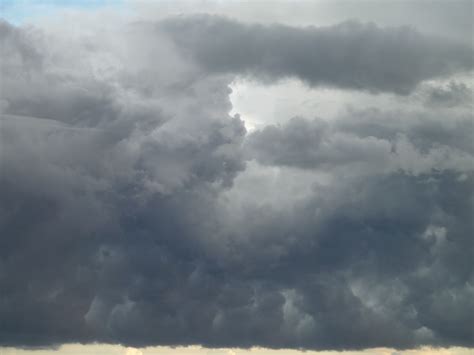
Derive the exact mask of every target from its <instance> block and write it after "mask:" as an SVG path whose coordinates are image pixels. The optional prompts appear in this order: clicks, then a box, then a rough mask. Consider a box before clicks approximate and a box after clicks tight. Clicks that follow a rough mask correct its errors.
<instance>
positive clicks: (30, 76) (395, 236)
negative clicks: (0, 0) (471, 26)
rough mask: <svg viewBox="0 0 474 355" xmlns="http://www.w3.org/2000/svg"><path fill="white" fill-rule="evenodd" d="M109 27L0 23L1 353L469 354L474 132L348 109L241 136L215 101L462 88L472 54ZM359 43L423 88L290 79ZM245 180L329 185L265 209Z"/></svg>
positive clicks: (174, 26) (342, 29)
mask: <svg viewBox="0 0 474 355" xmlns="http://www.w3.org/2000/svg"><path fill="white" fill-rule="evenodd" d="M110 26H111V27H110V28H109V27H107V28H105V29H103V28H102V29H101V30H97V31H95V30H94V29H91V31H95V32H94V34H95V37H94V38H93V39H91V37H90V36H88V35H83V36H80V35H77V36H75V37H70V36H69V35H68V34H67V33H64V34H63V33H57V32H54V31H53V32H51V31H49V30H44V31H40V30H38V29H34V28H19V27H15V26H12V25H10V24H8V23H5V22H3V23H1V24H0V39H1V40H2V52H4V54H5V55H3V56H2V61H1V68H0V69H1V75H2V81H1V106H0V108H1V110H2V115H1V126H0V148H1V149H0V163H1V165H0V169H1V170H0V201H1V202H0V290H1V297H0V344H1V345H10V346H19V347H24V346H56V345H58V344H62V343H67V342H83V343H88V342H107V343H121V344H127V345H135V346H146V345H188V344H202V345H205V346H210V347H217V346H236V347H250V346H266V347H272V348H283V347H284V348H303V349H355V348H366V347H374V346H392V347H395V348H407V347H415V346H420V345H433V346H450V345H464V346H473V345H474V343H473V333H472V329H473V327H472V325H473V318H472V314H473V306H474V305H473V302H472V299H474V297H472V296H473V292H474V287H473V282H474V278H473V270H472V263H471V260H472V256H473V255H472V236H473V235H474V233H473V232H474V231H473V224H472V213H473V198H472V196H473V191H472V189H473V182H474V181H473V180H474V173H473V168H472V167H473V165H472V162H473V152H474V149H473V146H472V140H471V139H470V138H471V136H472V132H473V129H472V113H470V112H469V111H466V110H464V111H463V110H457V107H450V105H449V104H443V105H442V107H443V110H441V111H440V112H441V113H440V112H438V109H431V108H430V107H429V106H427V107H424V108H423V109H420V110H421V111H419V112H414V111H410V110H403V109H400V110H399V111H396V112H394V111H389V110H383V109H366V110H364V109H360V110H353V111H348V112H347V114H345V115H341V116H340V117H339V118H338V119H337V120H334V121H331V122H329V121H324V120H323V119H308V118H295V119H292V120H289V122H288V123H287V124H285V125H282V126H274V125H268V126H267V127H265V128H263V129H262V130H260V131H255V132H252V133H247V132H246V130H245V126H244V122H243V121H242V119H241V118H240V116H238V115H235V116H230V115H229V111H230V109H231V104H230V101H229V93H230V89H229V88H228V85H229V83H230V82H231V81H232V79H233V75H234V74H252V75H255V76H257V77H259V78H264V79H265V80H266V79H275V78H279V77H284V76H287V75H295V76H298V77H300V78H301V79H303V80H305V81H307V82H308V83H310V84H330V85H340V86H342V87H349V88H361V89H364V90H369V91H381V90H382V91H383V90H388V91H395V92H405V91H406V90H408V89H411V88H412V87H413V86H414V85H416V84H417V83H418V82H419V81H420V80H423V79H426V78H428V77H432V76H438V75H444V74H446V73H447V72H450V71H451V70H453V71H457V70H458V69H460V70H464V69H469V68H470V64H469V65H467V64H466V62H465V58H464V57H463V56H464V55H466V53H469V49H463V47H458V46H457V45H452V44H447V43H445V42H440V43H438V45H437V46H434V45H433V43H432V41H433V39H430V38H427V37H425V36H423V35H420V34H416V33H415V32H412V31H411V30H399V29H395V30H394V29H380V28H377V27H374V26H371V25H370V26H369V25H367V26H366V25H360V24H354V23H352V24H343V25H341V26H336V27H331V28H325V29H312V28H310V29H292V28H289V27H281V26H276V25H275V26H269V27H259V26H251V25H241V24H239V23H236V22H232V21H230V20H226V19H219V18H214V17H192V18H190V19H170V20H166V21H164V22H160V23H159V24H158V25H155V24H152V25H150V24H134V25H127V26H123V24H122V23H119V24H118V25H117V26H114V25H113V24H110ZM191 34H193V35H192V36H188V37H186V36H187V35H191ZM251 34H252V35H251ZM221 35H222V37H219V36H221ZM253 35H257V36H255V38H256V39H255V38H254V36H253ZM234 36H235V37H234ZM280 37H282V38H287V39H288V40H289V41H288V43H289V44H288V45H290V46H295V48H293V49H295V50H296V49H297V48H299V49H298V51H299V52H298V51H296V52H295V53H297V54H296V55H295V56H290V57H288V56H287V54H286V53H287V52H286V51H285V50H284V48H282V49H277V45H276V42H279V40H277V39H278V38H280ZM71 38H72V39H71ZM297 38H303V40H302V41H303V42H302V43H301V42H299V41H296V39H297ZM357 38H360V40H361V42H359V44H358V46H359V45H362V46H363V45H367V46H369V43H372V42H371V41H372V40H374V41H375V42H376V43H379V44H380V46H381V47H377V48H379V49H378V50H379V51H380V53H379V54H380V55H382V57H377V58H378V59H377V63H378V60H379V59H380V58H386V59H387V61H388V54H387V53H389V54H390V53H399V54H400V56H402V55H406V56H407V58H406V60H407V61H408V63H411V64H414V65H415V64H416V63H419V64H420V65H421V64H426V65H427V66H428V69H426V70H425V69H422V70H421V69H420V70H421V71H415V72H411V70H412V69H413V68H411V66H410V65H408V66H405V65H403V66H400V65H399V64H396V63H395V62H390V61H388V62H387V63H385V64H386V65H388V66H386V67H384V65H385V64H383V63H380V66H379V64H377V65H375V64H374V65H375V66H373V67H369V66H367V65H368V63H366V58H365V57H364V56H363V57H357V58H358V59H357V60H356V64H357V63H358V64H357V65H359V66H360V67H358V68H355V67H351V68H347V69H344V70H342V73H340V74H337V75H335V76H332V74H334V73H335V69H334V68H335V67H328V68H327V71H324V75H323V76H322V77H319V74H318V73H322V71H320V69H319V67H317V71H316V72H313V69H315V68H316V67H314V66H312V65H310V66H309V67H308V68H306V69H304V70H303V71H300V69H297V68H299V66H295V64H294V62H293V60H297V63H299V62H298V61H299V60H300V59H301V60H303V57H304V56H303V54H305V53H308V55H309V56H310V57H311V58H312V59H311V60H309V59H308V61H306V59H305V60H304V61H303V63H312V60H313V59H314V58H313V57H312V56H314V55H316V54H317V53H319V52H318V51H316V50H315V51H314V52H313V50H312V48H313V47H312V46H310V45H309V43H312V41H318V43H319V41H322V42H321V45H322V46H323V47H324V46H327V49H328V50H330V53H331V55H333V56H336V53H342V54H341V55H343V54H344V53H347V54H348V55H349V53H352V49H354V46H355V45H354V41H356V40H357ZM367 38H369V39H370V40H368V39H367ZM215 40H218V42H217V43H214V42H212V41H215ZM366 40H368V42H365V41H366ZM255 41H257V42H255ZM394 41H395V43H396V46H395V48H397V49H396V51H395V50H394V49H393V48H394V47H393V46H392V45H393V42H394ZM213 43H214V44H213ZM236 43H239V46H240V47H238V48H239V51H238V56H237V57H236V55H237V52H235V50H234V49H233V48H234V45H235V44H236ZM386 43H388V44H390V46H387V45H386ZM245 45H249V46H254V49H253V52H252V51H250V50H248V49H246V48H244V47H243V46H245ZM300 45H303V46H302V47H300ZM306 45H308V47H307V48H306V49H305V48H304V46H306ZM358 46H356V47H358ZM296 47H297V48H296ZM230 48H232V50H230ZM347 48H349V49H351V48H352V49H351V50H347ZM420 48H422V49H423V51H421V50H420ZM448 49H449V51H448ZM339 50H341V51H342V52H338V51H339ZM346 50H347V52H346ZM392 50H393V51H395V52H392ZM208 51H209V52H208ZM331 51H333V52H331ZM385 51H388V52H387V53H385ZM245 52H247V53H245ZM261 53H265V56H267V55H269V58H270V59H272V58H273V59H272V60H270V59H269V60H270V66H269V67H267V66H266V65H267V64H268V63H267V62H265V63H263V62H260V60H261V59H259V58H260V56H261ZM426 53H428V54H430V53H431V54H437V55H436V56H435V57H433V58H432V60H431V59H428V58H431V57H430V56H428V55H425V54H426ZM2 54H3V53H2ZM216 54H220V55H219V56H217V57H214V56H215V55H216ZM244 54H248V55H249V56H248V57H247V56H245V55H244ZM318 55H319V54H318ZM357 55H362V52H358V54H357ZM208 56H210V57H208ZM390 56H391V55H390ZM336 57H338V58H339V55H337V56H336ZM225 58H226V60H229V63H228V64H225V63H224V59H225ZM239 58H240V60H241V61H242V62H241V63H240V64H238V60H239ZM318 58H319V57H318ZM351 58H353V57H351ZM403 58H405V57H403ZM399 59H400V58H399ZM208 60H211V61H208ZM266 60H267V59H265V61H266ZM273 60H275V61H276V62H273ZM321 60H322V59H318V63H319V64H318V65H323V64H324V63H327V62H324V61H322V62H321ZM325 60H326V59H325ZM367 60H368V59H367ZM358 61H359V62H358ZM343 62H344V63H346V61H345V60H344V61H343ZM349 62H351V60H350V59H347V63H349ZM271 63H275V64H271ZM284 63H286V64H284ZM390 63H392V64H390ZM264 64H265V65H264ZM283 64H284V65H283ZM287 64H288V65H287ZM342 64H343V63H342V62H341V63H338V64H337V65H339V66H341V65H342ZM273 65H275V66H273ZM416 65H417V64H416ZM416 65H415V66H416ZM366 66H367V67H366ZM361 68H363V69H361ZM364 68H365V69H364ZM310 69H311V70H310ZM339 69H342V67H339ZM392 69H393V70H394V71H393V72H391V71H390V70H392ZM405 69H406V70H409V71H410V75H411V77H410V79H408V77H409V75H408V72H404V71H403V70H405ZM418 69H419V68H418ZM418 69H417V70H418ZM448 69H449V70H448ZM306 70H308V71H306ZM359 70H362V71H361V72H359ZM385 70H388V71H389V72H388V73H389V74H387V75H388V76H387V78H388V79H390V78H393V79H394V81H393V82H391V83H390V82H389V81H388V80H387V81H382V80H381V79H380V78H381V75H382V73H385ZM398 70H402V72H399V71H398ZM379 71H380V72H379ZM357 73H359V74H357ZM371 73H372V74H373V77H371V76H370V75H369V74H371ZM420 73H422V74H420ZM316 74H317V75H316ZM359 75H360V76H359ZM398 75H400V76H398ZM359 77H364V78H365V79H364V80H366V81H363V82H362V83H361V84H360V86H359V84H357V85H356V84H354V83H355V81H354V80H355V79H356V78H359ZM413 77H414V79H413ZM321 78H322V79H321ZM367 78H369V79H367ZM396 78H398V79H396ZM358 83H359V82H358ZM421 107H423V105H421ZM247 165H251V166H253V167H257V170H259V169H260V170H261V171H264V169H267V168H269V167H270V168H271V169H275V170H274V171H272V173H275V172H281V171H287V170H291V171H292V173H293V174H294V176H295V179H298V178H300V177H301V176H302V175H301V174H315V175H314V176H315V177H317V176H319V175H318V174H320V173H324V174H328V176H329V179H327V180H326V181H325V182H324V183H314V186H313V187H312V188H309V189H308V191H309V192H308V193H307V194H305V195H304V196H303V197H302V198H297V199H295V198H294V196H293V195H292V194H291V193H287V194H286V195H285V196H284V197H285V198H284V199H282V200H281V201H280V203H279V204H277V205H274V206H271V205H265V204H264V203H263V202H262V201H260V200H259V197H258V193H256V192H258V190H259V189H261V188H262V187H263V186H265V185H266V183H267V181H265V180H264V183H263V185H262V184H261V183H259V182H258V181H255V182H254V184H253V185H254V186H250V187H249V186H247V187H246V186H245V185H242V184H241V180H240V179H242V178H245V176H246V174H249V172H248V169H247ZM260 170H259V171H260ZM277 175H278V173H275V176H277ZM269 180H270V179H269ZM268 182H270V181H268ZM283 183H285V184H290V183H292V181H287V180H285V179H284V178H283ZM259 184H260V185H259ZM252 189H253V190H252ZM254 192H255V193H254ZM277 193H279V191H275V194H277ZM254 195H255V196H254ZM232 196H234V197H235V196H247V197H246V198H244V199H243V201H242V200H239V199H236V198H232ZM287 201H288V202H287ZM290 202H291V203H290Z"/></svg>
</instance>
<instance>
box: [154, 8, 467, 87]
mask: <svg viewBox="0 0 474 355" xmlns="http://www.w3.org/2000/svg"><path fill="white" fill-rule="evenodd" d="M160 27H161V28H164V30H165V31H166V32H168V33H169V34H170V35H171V37H172V38H173V39H174V40H175V41H176V42H177V43H179V45H180V46H181V47H182V48H183V51H184V52H185V53H186V54H187V55H190V56H192V57H194V58H195V59H196V60H197V61H198V62H199V63H200V64H201V65H202V66H204V67H205V68H206V69H207V70H209V71H212V72H234V73H247V74H249V75H252V76H256V77H258V78H261V79H263V80H274V79H279V78H285V77H289V76H296V77H298V78H299V79H301V80H303V81H305V82H307V83H308V84H309V85H312V86H316V85H331V86H337V87H342V88H354V89H362V90H368V91H371V92H380V91H390V92H395V93H400V94H406V93H408V92H410V91H411V90H412V89H413V88H414V87H415V86H416V84H418V83H419V82H420V81H422V80H425V79H429V78H433V77H437V76H441V75H446V74H450V73H453V72H456V71H461V70H469V69H472V66H473V61H472V55H473V52H472V48H466V47H465V46H463V45H460V44H456V43H455V42H450V41H447V40H443V39H442V38H436V37H430V36H425V35H422V34H420V33H418V32H417V31H415V30H413V29H411V28H408V27H403V28H386V29H383V28H379V27H377V26H376V25H374V24H361V23H358V22H345V23H342V24H339V25H336V26H332V27H322V28H315V27H306V28H294V27H287V26H283V25H269V26H262V25H243V24H240V23H238V22H234V21H231V20H227V19H223V18H220V17H212V16H202V17H191V18H178V19H172V20H169V21H164V23H163V24H162V25H161V26H160Z"/></svg>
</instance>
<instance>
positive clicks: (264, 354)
mask: <svg viewBox="0 0 474 355" xmlns="http://www.w3.org/2000/svg"><path fill="white" fill-rule="evenodd" d="M0 354H1V355H53V354H54V355H97V354H100V355H302V354H304V355H337V354H343V355H432V354H433V355H470V354H472V349H468V348H459V347H452V348H439V349H433V348H421V349H414V350H398V351H396V350H394V349H387V348H374V349H366V350H361V351H343V352H337V351H300V350H290V349H280V350H273V349H264V348H251V349H208V348H203V347H200V346H189V347H176V348H171V347H165V346H161V347H147V348H139V349H138V348H131V347H123V346H119V345H103V344H91V345H80V344H69V345H64V346H61V347H60V348H59V349H58V350H56V351H55V350H51V349H36V350H27V349H16V348H0Z"/></svg>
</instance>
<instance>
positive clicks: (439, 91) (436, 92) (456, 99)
mask: <svg viewBox="0 0 474 355" xmlns="http://www.w3.org/2000/svg"><path fill="white" fill-rule="evenodd" d="M426 94H427V95H426V96H427V97H426V104H427V105H430V106H434V107H438V108H442V107H449V108H452V107H458V106H464V105H467V106H469V105H471V106H472V100H473V95H472V90H471V89H470V88H469V87H468V86H467V85H466V84H464V83H457V82H455V81H451V82H450V83H449V84H448V85H446V86H445V87H442V86H441V87H440V86H432V87H429V88H428V89H427V93H426Z"/></svg>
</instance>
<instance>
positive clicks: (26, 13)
mask: <svg viewBox="0 0 474 355" xmlns="http://www.w3.org/2000/svg"><path fill="white" fill-rule="evenodd" d="M124 5H125V0H0V17H1V18H4V19H6V20H7V21H9V22H12V23H15V24H21V23H24V22H28V21H30V20H32V19H36V18H38V17H44V16H54V14H55V13H56V11H58V10H97V9H100V8H105V7H108V8H112V7H113V8H118V7H122V6H124Z"/></svg>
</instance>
